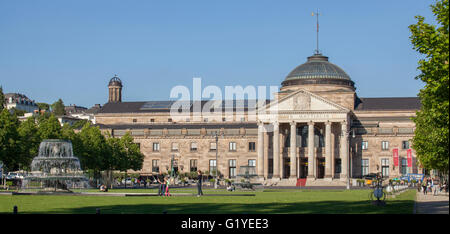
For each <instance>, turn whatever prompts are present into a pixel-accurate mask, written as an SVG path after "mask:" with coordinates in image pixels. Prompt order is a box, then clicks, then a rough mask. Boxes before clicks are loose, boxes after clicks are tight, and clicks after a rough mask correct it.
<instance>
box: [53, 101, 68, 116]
mask: <svg viewBox="0 0 450 234" xmlns="http://www.w3.org/2000/svg"><path fill="white" fill-rule="evenodd" d="M51 107H52V113H53V114H54V115H65V114H66V110H65V109H64V102H63V101H62V100H61V98H60V99H58V101H56V102H55V103H53V104H52V106H51Z"/></svg>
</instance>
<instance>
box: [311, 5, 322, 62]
mask: <svg viewBox="0 0 450 234" xmlns="http://www.w3.org/2000/svg"><path fill="white" fill-rule="evenodd" d="M314 14H315V15H316V22H317V23H316V27H317V30H316V52H315V54H320V52H319V9H317V12H316V13H314V12H313V13H312V14H311V15H312V16H314Z"/></svg>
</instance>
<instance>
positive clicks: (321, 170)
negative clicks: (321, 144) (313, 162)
mask: <svg viewBox="0 0 450 234" xmlns="http://www.w3.org/2000/svg"><path fill="white" fill-rule="evenodd" d="M324 177H325V158H317V178H318V179H323V178H324Z"/></svg>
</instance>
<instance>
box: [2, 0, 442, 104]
mask: <svg viewBox="0 0 450 234" xmlns="http://www.w3.org/2000/svg"><path fill="white" fill-rule="evenodd" d="M433 3H434V1H429V0H425V1H424V0H408V1H406V0H396V1H392V0H391V1H325V0H322V1H299V0H297V1H287V0H282V1H274V0H272V1H268V0H245V1H243V0H227V1H225V0H222V1H219V0H217V1H214V0H190V1H182V0H172V1H163V0H161V1H150V0H148V1H114V0H108V1H99V0H98V1H84V0H77V1H56V0H55V1H46V0H41V1H33V0H28V1H26V0H23V1H7V0H0V85H1V86H3V90H4V92H20V93H24V94H25V95H27V96H28V97H29V98H31V99H34V100H36V101H38V102H47V103H53V102H54V101H56V100H57V99H58V98H62V99H63V101H64V103H65V104H66V105H69V104H77V105H82V106H86V107H91V106H92V105H93V104H96V103H100V104H103V103H105V102H107V99H108V97H107V95H108V90H107V84H108V81H109V79H110V78H111V77H113V76H114V74H117V75H118V76H119V77H120V78H121V79H122V81H123V83H124V88H123V101H147V100H168V99H169V95H170V90H171V89H172V87H174V86H176V85H184V86H187V87H189V88H191V87H192V78H193V77H201V78H202V85H203V87H205V86H207V85H216V86H219V87H221V88H222V89H224V86H226V85H232V86H235V85H241V86H247V85H255V86H259V85H266V86H270V85H280V84H281V82H282V81H283V80H284V78H285V77H286V75H287V74H288V73H289V72H290V71H291V70H293V69H294V68H295V67H296V66H298V65H300V64H302V63H304V62H306V57H308V56H310V55H312V54H313V53H314V50H315V47H316V45H315V43H316V34H315V32H316V28H315V27H316V23H315V22H316V18H315V17H313V16H311V12H312V11H315V10H316V9H319V11H320V12H321V14H322V15H321V16H320V36H319V38H320V42H319V44H320V50H321V52H322V53H323V54H324V55H326V56H328V57H329V59H330V62H332V63H334V64H336V65H338V66H340V67H341V68H343V69H344V70H345V71H346V72H347V74H348V75H350V77H351V79H352V80H353V81H355V83H356V87H357V94H358V96H360V97H401V96H407V97H413V96H416V95H417V93H418V92H419V90H420V88H422V87H423V84H422V82H421V81H418V80H415V79H414V77H415V76H416V75H418V74H419V72H418V70H417V69H416V68H417V61H418V59H419V58H420V55H419V54H418V53H417V52H416V51H414V50H413V49H412V45H411V42H410V39H409V36H410V32H409V29H408V26H409V25H410V24H414V23H415V22H416V20H415V19H414V16H416V15H422V16H424V17H425V18H426V21H427V22H430V23H433V22H434V21H433V18H434V17H433V15H432V12H431V10H430V8H429V5H431V4H433Z"/></svg>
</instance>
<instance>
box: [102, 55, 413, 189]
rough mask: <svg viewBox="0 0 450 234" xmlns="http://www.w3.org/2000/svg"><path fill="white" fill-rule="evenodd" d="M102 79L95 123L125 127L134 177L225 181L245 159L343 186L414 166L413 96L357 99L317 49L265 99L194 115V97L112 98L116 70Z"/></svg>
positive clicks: (263, 177)
mask: <svg viewBox="0 0 450 234" xmlns="http://www.w3.org/2000/svg"><path fill="white" fill-rule="evenodd" d="M108 87H109V99H108V103H106V104H105V105H104V106H103V107H102V109H101V110H100V111H99V112H98V113H97V114H96V116H95V118H96V122H97V124H98V125H100V127H101V128H102V130H103V131H108V132H109V133H110V134H111V135H112V136H114V137H120V136H122V135H124V134H125V133H126V132H127V131H129V132H131V134H132V135H133V136H134V139H135V142H137V143H139V144H140V147H141V151H142V153H143V154H144V155H145V160H144V166H143V168H142V170H140V171H138V173H140V174H141V175H143V176H146V175H151V174H156V173H158V172H159V171H163V172H167V171H169V170H171V169H172V168H171V167H172V166H173V170H176V171H178V172H183V173H185V172H192V171H196V170H202V171H206V172H211V171H215V170H216V169H218V170H219V171H220V174H221V175H223V177H224V178H232V179H233V178H236V177H237V176H239V174H241V173H242V171H241V169H246V168H248V167H243V166H250V168H253V169H254V172H255V174H256V175H257V176H256V179H257V180H260V181H262V182H263V183H264V184H265V185H292V186H305V185H306V186H315V185H316V186H324V185H334V186H345V185H347V183H349V182H350V181H353V180H354V179H356V178H361V177H363V176H365V175H367V174H369V173H382V175H383V176H384V177H387V178H392V177H399V176H402V175H407V174H410V173H421V172H422V170H421V169H420V167H419V166H418V165H417V163H416V157H415V153H414V151H413V150H412V149H411V148H410V140H411V139H412V138H413V136H414V128H415V126H414V123H413V122H412V121H411V117H413V116H415V112H416V111H417V110H419V109H420V102H419V99H418V98H416V97H403V98H360V97H358V96H357V94H356V87H355V83H354V81H352V79H351V77H350V76H349V74H347V73H346V72H345V71H344V70H343V69H342V68H340V67H339V66H337V65H335V64H333V63H331V62H330V61H329V59H328V57H326V56H324V55H322V54H319V53H316V54H314V55H312V56H310V57H308V58H307V61H306V62H305V63H303V64H301V65H299V66H297V67H296V68H294V69H293V70H292V71H291V72H289V73H288V75H287V76H286V77H285V79H284V80H282V81H281V88H280V91H279V92H277V93H276V95H275V99H274V100H264V103H265V104H264V105H263V106H258V107H257V109H256V110H255V109H254V107H255V106H252V105H251V104H250V102H248V101H245V102H244V103H245V106H244V108H243V109H240V110H241V112H240V111H238V108H237V107H234V108H233V109H232V110H233V113H232V114H231V115H229V113H226V112H225V110H230V109H226V108H224V105H222V111H223V112H221V113H216V112H214V114H211V113H199V112H198V111H197V110H202V109H203V107H205V106H206V105H208V102H206V101H201V102H200V101H199V102H190V103H189V105H190V107H189V109H188V110H189V111H188V112H183V113H178V114H177V115H176V116H174V115H171V112H170V108H171V106H172V105H173V104H174V102H173V101H142V102H122V93H121V91H122V81H121V80H120V79H119V78H118V77H117V76H115V77H113V78H112V79H111V80H110V82H109V85H108ZM238 101H239V100H235V103H237V102H238ZM222 104H223V103H222ZM196 105H200V106H201V108H200V109H195V108H194V106H196ZM216 134H217V135H219V136H221V137H220V138H217V139H218V141H217V143H216V138H215V135H216ZM216 152H217V155H218V158H217V159H216ZM350 179H353V180H350Z"/></svg>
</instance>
